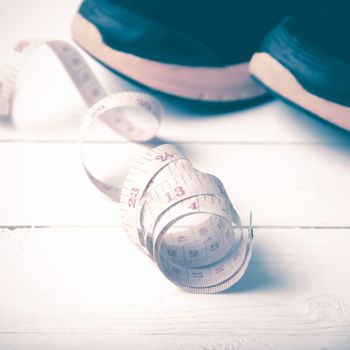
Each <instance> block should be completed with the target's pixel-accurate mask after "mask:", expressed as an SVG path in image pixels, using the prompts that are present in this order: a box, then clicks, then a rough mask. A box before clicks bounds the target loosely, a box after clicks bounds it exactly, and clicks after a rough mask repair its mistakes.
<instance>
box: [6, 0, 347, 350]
mask: <svg viewBox="0 0 350 350" xmlns="http://www.w3.org/2000/svg"><path fill="white" fill-rule="evenodd" d="M78 5H79V1H70V2H60V1H50V2H48V1H44V0H32V1H27V2H23V1H22V2H20V1H19V0H13V1H11V3H6V4H5V3H3V4H0V19H1V20H0V31H1V32H2V33H6V35H3V36H2V40H1V42H0V52H1V55H0V56H1V57H0V61H1V60H2V59H3V57H4V56H3V53H4V52H5V50H6V49H8V48H10V47H11V46H12V45H13V43H15V42H16V41H17V40H19V39H22V38H23V34H25V35H28V36H29V37H42V36H43V33H44V34H45V35H44V37H47V38H60V39H70V35H69V21H70V18H71V17H72V16H73V14H74V12H75V11H76V9H77V7H78ZM19 9H20V10H19ZM43 28H45V30H43ZM89 62H90V63H91V65H92V67H93V69H94V70H95V71H96V72H97V74H98V76H99V77H100V79H101V81H102V82H103V84H104V85H105V87H106V89H107V91H109V92H110V93H112V92H116V91H122V90H128V89H132V90H140V89H141V88H140V87H138V86H135V85H133V84H131V83H129V82H126V81H124V80H123V79H121V78H119V77H117V76H114V75H113V74H111V73H110V72H108V71H107V70H105V69H104V68H102V67H101V66H99V65H98V64H96V63H95V62H93V61H92V60H89ZM57 96H59V97H60V99H57ZM158 97H159V98H160V99H161V101H162V103H163V104H164V106H165V112H166V113H165V115H164V118H163V121H162V125H161V129H160V134H159V135H160V137H162V138H163V139H164V140H165V141H173V142H178V143H180V146H181V147H182V149H184V150H185V152H186V153H187V154H188V156H189V157H190V158H191V159H192V161H193V162H194V164H195V166H196V167H198V169H200V170H202V171H207V172H210V173H213V174H215V175H217V176H218V177H220V178H221V179H222V180H223V182H224V184H225V186H226V188H227V191H228V193H229V195H230V196H231V199H232V201H233V203H234V205H235V206H236V207H237V209H238V210H239V212H240V213H241V214H242V215H244V217H243V220H244V221H246V219H247V218H248V214H249V211H250V210H253V212H254V222H255V226H256V227H257V228H256V230H255V250H254V253H253V258H252V262H251V265H250V266H249V268H248V271H247V274H246V275H245V276H244V278H243V280H241V282H240V283H239V284H238V285H236V286H234V287H233V288H232V289H231V290H230V291H228V292H227V293H223V294H219V295H209V296H208V295H191V294H187V293H184V292H182V291H180V290H179V289H178V288H176V287H175V286H173V285H172V284H171V283H170V282H168V281H167V280H166V279H165V278H164V277H163V276H162V275H161V273H160V272H159V271H158V270H157V268H156V267H155V265H154V264H153V263H152V262H151V260H150V259H148V258H147V257H146V256H144V255H143V254H142V253H141V252H140V251H138V250H137V249H136V248H135V247H134V246H132V245H131V244H130V243H129V242H128V240H127V238H126V237H125V235H124V233H123V232H122V230H121V228H120V226H119V217H118V216H119V213H118V211H119V209H118V205H116V204H113V203H111V202H109V201H108V200H106V199H105V198H104V197H103V196H102V195H100V194H99V193H98V191H97V190H96V189H95V188H94V187H93V185H91V184H90V183H89V181H88V179H87V177H86V175H85V174H84V172H83V170H82V167H81V165H80V159H79V152H78V146H77V143H76V141H77V137H78V131H79V125H80V121H81V119H82V117H83V114H84V111H85V110H86V107H85V106H84V104H83V103H82V101H80V100H79V97H78V95H77V93H76V92H75V91H74V88H73V86H72V85H71V83H70V81H69V79H68V78H67V77H65V76H64V75H63V72H62V70H61V69H60V68H59V66H58V63H57V61H56V60H55V59H54V57H53V56H52V55H50V53H49V51H48V50H42V51H41V52H39V53H38V54H37V55H35V56H34V57H33V58H32V59H31V60H30V62H29V64H28V66H27V68H26V69H25V71H24V72H23V74H22V77H21V79H20V82H19V90H18V93H17V96H16V99H15V103H14V119H15V120H16V121H17V124H16V125H9V124H6V123H2V124H0V166H1V168H0V350H12V349H16V350H20V349H23V350H40V349H45V350H46V349H50V350H52V349H84V350H85V349H87V350H88V349H126V350H134V349H155V350H163V349H171V350H172V349H173V350H179V349H195V350H197V349H198V350H199V349H200V350H233V349H245V350H248V349H250V350H252V349H254V350H255V349H259V350H260V349H262V350H264V349H293V350H294V349H296V350H298V349H305V350H306V349H307V350H309V349H317V350H321V349H332V350H333V349H335V350H338V349H339V350H347V349H349V348H350V309H349V308H350V282H349V279H348V277H347V275H348V270H349V267H350V253H349V251H350V250H349V248H350V215H349V199H350V185H349V175H350V162H349V156H350V136H349V135H348V134H346V133H345V132H342V131H341V130H338V129H336V128H333V127H331V126H329V125H327V124H325V123H322V122H320V121H318V120H317V119H315V118H312V117H310V116H308V115H306V114H305V113H303V112H301V111H297V110H295V109H293V108H291V107H289V106H286V105H285V104H283V103H282V102H279V101H270V102H267V103H265V104H263V105H261V106H256V107H252V108H249V109H242V110H224V111H220V110H217V109H213V108H209V107H206V108H203V107H199V106H193V105H192V106H191V105H189V104H186V103H180V102H178V101H174V100H172V99H171V98H168V97H164V96H158ZM41 99H42V100H41ZM34 101H35V102H34ZM39 101H41V102H39ZM30 121H36V122H34V123H32V125H29V124H28V123H29V122H30ZM90 139H91V140H95V141H98V142H97V144H94V145H93V147H94V150H95V151H94V152H96V153H95V157H96V158H102V159H103V158H105V159H113V162H115V168H116V169H117V170H118V173H120V171H121V168H119V164H121V163H123V161H124V160H126V159H127V158H128V156H129V155H132V150H131V148H130V147H129V146H127V145H126V144H124V143H122V142H121V141H122V140H121V139H120V138H115V137H114V136H111V134H109V133H106V131H105V130H103V128H98V129H97V130H94V132H93V133H92V135H90ZM106 140H109V141H112V140H113V141H117V142H116V143H110V142H108V143H105V141H106ZM104 152H105V153H104ZM101 154H105V155H106V156H105V157H101V156H100V155H101ZM20 226H30V227H24V228H23V227H22V228H18V227H20ZM39 226H40V227H39Z"/></svg>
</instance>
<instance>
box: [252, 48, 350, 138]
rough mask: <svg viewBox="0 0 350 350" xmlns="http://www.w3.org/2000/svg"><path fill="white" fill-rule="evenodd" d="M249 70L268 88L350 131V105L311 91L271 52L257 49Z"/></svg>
mask: <svg viewBox="0 0 350 350" xmlns="http://www.w3.org/2000/svg"><path fill="white" fill-rule="evenodd" d="M249 70H250V73H251V74H252V75H253V76H254V77H255V78H256V79H257V80H259V81H260V82H261V83H262V84H263V85H264V86H266V87H267V88H268V89H270V90H272V91H275V92H276V93H277V94H278V95H280V96H282V97H284V98H285V99H287V100H289V101H291V102H293V103H295V104H296V105H298V106H300V107H302V108H304V109H305V110H307V111H309V112H311V113H313V114H315V115H317V116H319V117H320V118H322V119H324V120H326V121H328V122H330V123H332V124H335V125H337V126H339V127H340V128H343V129H345V130H348V131H350V107H346V106H343V105H340V104H338V103H334V102H331V101H328V100H325V99H323V98H321V97H318V96H316V95H313V94H312V93H310V92H308V91H307V90H305V89H304V88H303V86H302V85H301V84H300V83H299V82H298V81H297V79H296V78H295V77H294V75H293V74H292V73H291V72H290V71H289V70H288V69H287V68H285V67H284V66H283V65H282V64H281V63H279V62H278V61H277V60H275V59H274V58H273V57H272V56H271V55H269V54H268V53H265V52H263V53H256V54H255V55H254V56H253V58H252V60H251V62H250V66H249Z"/></svg>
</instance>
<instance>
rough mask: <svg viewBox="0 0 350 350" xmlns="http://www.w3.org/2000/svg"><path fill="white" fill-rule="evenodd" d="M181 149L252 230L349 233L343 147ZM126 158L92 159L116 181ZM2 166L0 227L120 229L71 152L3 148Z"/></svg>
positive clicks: (111, 150) (122, 147)
mask: <svg viewBox="0 0 350 350" xmlns="http://www.w3.org/2000/svg"><path fill="white" fill-rule="evenodd" d="M180 147H181V148H182V149H183V150H184V151H185V153H186V154H187V155H188V157H189V159H191V160H192V161H193V164H194V165H195V167H197V168H198V169H200V170H201V171H203V172H209V173H212V174H214V175H216V176H218V177H219V178H220V179H221V180H222V181H223V183H224V185H225V187H226V189H227V191H228V194H229V196H230V198H231V200H232V201H233V204H234V206H236V207H237V209H238V211H239V212H241V213H242V215H243V219H244V217H248V214H249V212H250V210H253V212H254V222H255V224H256V225H258V226H272V227H273V226H288V227H290V226H292V227H300V226H301V227H303V226H308V227H350V215H348V213H349V198H350V185H349V184H348V179H349V174H350V162H349V152H350V146H348V145H337V146H334V145H290V146H280V145H279V146H276V145H269V144H267V145H259V146H257V145H236V144H233V145H231V144H224V145H220V144H219V145H213V144H205V143H204V144H180ZM131 150H132V147H131V146H130V145H128V144H98V145H94V146H93V148H92V150H91V154H92V155H93V156H94V157H93V158H96V159H98V160H103V161H106V162H107V165H110V167H111V168H112V169H113V170H115V171H114V172H112V174H113V177H115V178H116V177H118V174H120V172H122V170H123V169H124V170H126V168H127V167H126V168H125V165H128V164H132V162H130V163H128V162H127V161H126V160H127V159H128V157H129V156H130V159H132V156H134V155H135V153H133V152H131ZM203 154H204V155H205V157H203ZM111 160H112V161H111ZM123 161H125V164H123ZM0 163H1V164H3V165H4V167H3V168H2V171H1V177H2V181H1V182H0V192H1V193H2V194H3V196H4V197H5V198H9V200H7V201H5V200H4V201H0V212H1V213H2V219H1V225H43V226H50V225H102V226H105V225H118V224H119V218H118V210H119V207H118V206H117V205H115V204H113V203H111V202H109V201H107V200H106V199H105V198H104V197H103V196H102V195H101V194H100V193H99V192H98V191H97V190H96V189H95V188H94V186H93V185H91V184H90V182H89V180H88V178H87V176H86V175H85V173H84V171H83V169H82V166H81V160H80V156H79V148H78V146H77V144H75V143H74V144H61V143H48V144H47V143H43V144H42V143H3V144H0ZM228 163H229V164H230V166H229V167H228V166H227V164H228ZM122 173H123V172H122ZM82 199H84V200H82Z"/></svg>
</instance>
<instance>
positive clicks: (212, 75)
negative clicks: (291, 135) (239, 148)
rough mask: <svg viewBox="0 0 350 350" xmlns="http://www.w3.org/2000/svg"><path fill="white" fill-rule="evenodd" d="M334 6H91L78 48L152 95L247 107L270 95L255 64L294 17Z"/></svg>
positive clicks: (225, 0) (209, 0)
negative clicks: (265, 41)
mask: <svg viewBox="0 0 350 350" xmlns="http://www.w3.org/2000/svg"><path fill="white" fill-rule="evenodd" d="M329 2H330V0H285V1H280V0H265V1H261V0H250V1H232V0H215V1H213V0H171V1H170V0H85V1H84V2H83V3H82V5H81V6H80V9H79V12H78V14H77V15H76V16H75V18H74V19H73V23H72V34H73V38H74V39H75V41H76V42H77V43H78V44H79V45H80V46H81V47H82V48H83V49H85V50H86V51H87V52H88V53H90V54H91V55H92V56H93V57H95V58H96V59H97V60H99V61H100V62H102V63H103V64H105V65H106V66H107V67H109V68H111V69H112V70H114V71H116V72H118V73H119V74H121V75H124V76H126V77H128V78H130V79H132V80H134V81H137V82H139V83H141V84H143V85H145V86H147V87H150V88H152V89H155V90H158V91H161V92H164V93H167V94H170V95H175V96H178V97H183V98H187V99H192V100H203V101H212V102H224V101H227V102H232V101H244V100H249V99H253V98H256V97H259V96H262V95H264V94H265V93H266V91H265V89H264V88H262V87H261V86H259V85H258V84H256V82H255V81H253V79H252V78H251V77H250V75H249V71H248V61H249V60H250V58H251V56H252V54H253V53H254V52H255V51H256V50H257V49H258V48H259V46H260V42H261V40H262V38H263V36H264V34H266V33H267V32H268V31H269V30H271V29H272V28H273V27H274V26H275V25H277V24H278V23H279V22H280V20H281V19H282V18H283V17H284V16H285V15H288V14H290V13H294V12H297V11H301V10H307V9H312V8H314V7H315V6H317V7H320V6H323V5H324V4H326V3H329Z"/></svg>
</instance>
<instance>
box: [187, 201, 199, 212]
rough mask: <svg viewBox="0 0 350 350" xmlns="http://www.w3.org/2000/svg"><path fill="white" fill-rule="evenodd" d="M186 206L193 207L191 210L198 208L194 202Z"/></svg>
mask: <svg viewBox="0 0 350 350" xmlns="http://www.w3.org/2000/svg"><path fill="white" fill-rule="evenodd" d="M188 208H189V209H193V210H196V209H198V206H197V203H196V202H193V203H192V204H191V205H190V206H189V207H188Z"/></svg>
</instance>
